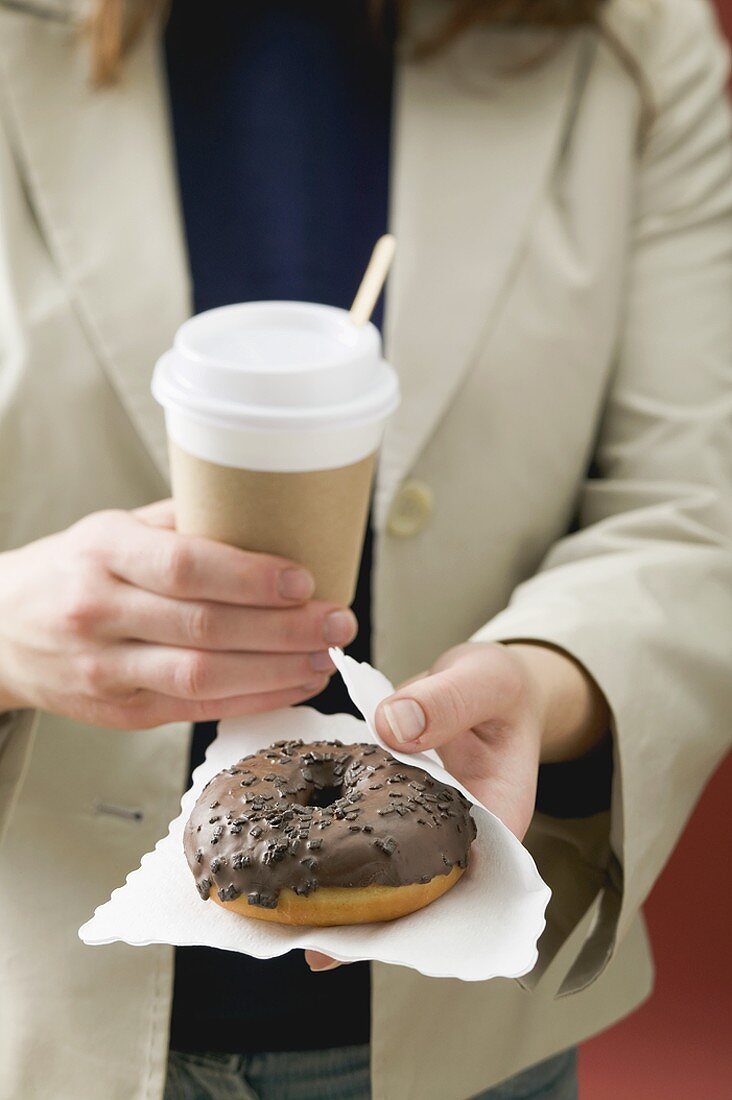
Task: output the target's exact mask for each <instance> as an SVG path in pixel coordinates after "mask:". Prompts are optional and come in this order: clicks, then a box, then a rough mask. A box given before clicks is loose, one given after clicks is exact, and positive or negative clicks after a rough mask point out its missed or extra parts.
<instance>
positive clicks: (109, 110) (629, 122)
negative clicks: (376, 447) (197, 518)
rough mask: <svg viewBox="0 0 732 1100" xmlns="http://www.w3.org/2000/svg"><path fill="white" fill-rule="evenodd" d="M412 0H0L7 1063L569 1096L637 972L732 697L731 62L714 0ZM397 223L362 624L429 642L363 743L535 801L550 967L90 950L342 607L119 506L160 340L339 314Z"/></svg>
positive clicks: (157, 494) (148, 1091)
mask: <svg viewBox="0 0 732 1100" xmlns="http://www.w3.org/2000/svg"><path fill="white" fill-rule="evenodd" d="M409 7H410V10H409V12H407V11H406V5H404V7H403V8H401V7H400V8H398V10H396V11H395V12H394V13H391V12H390V11H388V12H386V13H385V12H383V11H381V12H380V13H379V12H378V11H376V12H371V13H370V16H371V17H373V18H375V23H374V22H373V19H372V21H370V19H369V18H368V17H367V16H368V13H366V12H365V9H364V7H363V6H362V5H360V4H353V5H351V4H347V5H344V4H342V3H341V4H326V3H315V4H309V5H298V4H292V3H284V2H283V3H279V2H278V3H275V2H274V0H272V2H271V3H262V4H250V5H237V4H230V3H220V4H216V5H211V6H206V7H205V8H203V7H201V6H200V5H196V4H194V3H193V2H192V0H187V2H186V0H174V3H173V5H172V11H171V15H170V20H169V23H168V25H167V27H165V26H163V22H162V20H161V19H160V16H159V13H158V11H157V10H156V8H155V6H154V5H153V4H152V3H145V2H144V0H140V2H139V3H137V4H135V5H133V6H132V7H131V8H125V7H124V5H122V4H121V3H120V2H119V0H99V2H98V3H97V5H96V8H95V10H94V12H93V13H92V17H91V23H90V22H89V13H88V12H87V10H86V8H85V7H84V6H83V5H81V6H80V5H77V4H75V3H73V2H72V0H33V2H31V0H28V2H27V3H26V2H24V0H12V2H10V0H8V2H7V3H0V80H1V82H2V84H1V91H2V97H1V99H0V120H1V126H0V141H1V142H2V147H1V152H0V204H1V208H2V214H1V217H0V227H1V230H0V247H1V250H2V251H1V257H2V260H1V265H0V271H1V272H2V278H1V279H0V308H1V313H0V316H1V317H2V326H1V327H0V333H1V335H2V359H1V360H0V371H1V373H0V414H1V415H2V431H1V432H0V516H2V533H3V540H4V547H5V552H4V553H3V554H2V555H0V710H2V712H3V715H2V719H1V720H0V721H1V722H2V724H1V725H0V808H1V813H2V820H3V824H4V826H5V838H4V843H3V848H2V872H3V875H4V877H5V885H4V888H3V890H2V891H0V906H1V907H2V918H1V919H2V936H3V945H4V946H3V960H2V961H3V965H2V967H1V968H0V975H1V977H0V981H2V1008H3V1021H4V1023H3V1027H2V1029H0V1034H1V1035H2V1040H1V1041H2V1059H1V1060H0V1065H2V1070H0V1095H1V1096H2V1097H3V1098H10V1097H13V1098H18V1097H23V1100H34V1098H36V1097H37V1098H40V1097H44V1098H46V1097H48V1096H52V1097H54V1098H59V1100H61V1098H72V1097H73V1098H74V1100H77V1098H87V1097H88V1098H90V1100H91V1098H98V1097H104V1098H105V1100H117V1098H119V1100H128V1098H130V1097H146V1098H157V1097H162V1096H163V1094H165V1096H166V1097H167V1098H169V1100H178V1098H182V1097H185V1098H187V1097H224V1096H226V1097H244V1096H246V1097H252V1096H253V1095H254V1096H262V1097H273V1098H277V1100H282V1098H285V1097H298V1098H300V1100H310V1098H312V1097H339V1098H340V1097H348V1096H352V1097H358V1098H359V1100H361V1098H364V1097H366V1096H368V1095H373V1096H374V1097H377V1098H381V1100H395V1098H399V1100H402V1098H407V1097H410V1098H420V1100H425V1098H427V1100H429V1098H434V1100H465V1098H467V1097H470V1096H475V1095H477V1094H480V1095H481V1096H483V1095H485V1096H488V1097H492V1098H494V1100H495V1098H498V1097H504V1096H512V1097H529V1096H531V1097H536V1096H542V1097H545V1098H548V1100H566V1098H567V1097H571V1096H573V1095H575V1094H576V1080H575V1076H574V1063H573V1055H572V1048H573V1047H574V1046H575V1045H576V1043H577V1042H579V1041H580V1040H581V1039H583V1038H584V1037H585V1036H588V1035H591V1034H593V1033H595V1032H597V1031H598V1030H600V1029H601V1028H603V1027H605V1026H607V1025H608V1024H610V1023H612V1022H613V1021H614V1020H616V1019H618V1018H619V1017H620V1016H622V1015H623V1014H624V1013H627V1012H628V1011H630V1010H631V1009H632V1008H633V1007H634V1006H635V1005H637V1004H638V1003H639V1002H640V1001H641V1000H642V999H643V998H644V997H645V996H646V995H647V993H648V990H649V988H650V985H651V968H650V961H649V953H648V949H647V945H646V941H645V935H644V930H643V925H642V921H641V918H640V916H639V910H640V906H641V905H642V902H643V900H644V898H645V896H646V895H647V893H648V891H649V889H650V888H651V886H652V884H653V881H654V879H655V877H656V876H657V875H658V873H659V871H660V869H661V867H662V865H663V863H664V861H665V859H666V858H667V856H668V854H669V852H670V850H671V848H672V846H673V844H674V842H675V840H676V838H677V837H678V834H679V832H680V830H681V828H682V827H683V824H684V821H685V819H686V817H687V815H688V814H689V812H690V810H691V808H692V806H693V804H694V801H695V799H696V798H697V796H698V794H699V792H700V791H701V789H702V786H703V784H704V782H705V780H706V778H707V777H708V775H709V774H710V772H711V770H712V769H713V767H714V765H715V763H716V761H717V760H718V759H719V757H720V755H721V754H722V752H723V751H724V748H725V741H726V738H727V729H728V715H729V713H730V704H731V703H732V700H731V699H730V689H729V679H728V676H727V674H726V672H727V670H726V667H725V657H726V656H727V655H728V653H729V635H728V627H729V623H730V621H731V619H732V615H731V614H730V606H729V603H730V592H731V591H732V576H731V575H730V574H731V572H732V568H731V565H730V557H729V553H728V542H729V535H730V529H731V528H732V523H731V522H730V515H729V512H730V491H729V490H730V434H729V411H730V403H731V401H732V398H731V397H730V389H729V359H730V348H731V347H732V316H731V314H730V308H729V303H730V291H731V290H732V221H731V219H730V214H731V212H732V155H731V147H730V140H729V117H728V112H727V108H726V105H725V103H724V97H723V87H724V83H725V77H726V71H727V69H726V56H725V52H724V49H723V48H722V46H721V42H720V38H719V36H718V32H717V31H716V29H715V27H714V25H713V20H712V18H711V17H710V9H709V8H708V6H707V4H706V3H705V2H704V0H656V2H654V3H652V2H651V0H647V2H646V0H615V2H613V3H610V4H603V3H600V2H599V0H562V2H560V0H541V2H540V0H536V2H535V3H533V4H524V3H521V2H519V0H515V2H514V0H503V2H500V3H499V2H498V0H495V2H494V0H484V2H483V3H463V2H461V0H454V2H453V3H450V4H449V5H448V4H443V3H437V4H432V3H424V4H423V3H415V4H412V5H410V6H409ZM199 12H200V14H199ZM392 15H394V16H395V17H396V20H397V21H398V23H399V31H398V33H399V34H400V35H401V37H402V38H403V40H404V42H405V47H404V49H400V50H399V51H398V53H397V57H396V60H395V59H394V58H393V57H392V54H391V52H390V45H389V43H390V39H391V36H392V35H393V33H394V31H395V27H394V26H392V23H393V19H392ZM445 20H447V24H445ZM90 26H91V35H90V36H89V33H88V32H89V27H90ZM374 26H376V29H375V30H374ZM85 30H86V32H87V37H86V38H85V37H84V34H83V32H84V31H85ZM163 36H164V50H161V37H163ZM415 42H416V43H417V47H415V46H414V43H415ZM425 42H427V43H428V47H427V48H424V43H425ZM89 51H91V68H92V73H93V79H90V78H89V65H90V60H89V56H90V55H89ZM123 55H124V56H123ZM393 76H395V78H396V79H395V80H394V82H392V77H393ZM387 204H388V210H389V214H388V217H387ZM387 221H388V224H389V227H390V228H391V229H392V231H393V232H395V233H396V235H397V237H398V240H399V250H400V251H399V257H398V262H397V266H396V269H395V271H394V274H393V277H392V280H391V284H390V287H389V292H388V295H387V302H386V328H385V337H386V348H387V354H388V356H389V358H390V360H391V361H392V362H393V363H394V364H395V366H396V367H397V368H398V370H399V373H400V376H401V382H402V388H403V404H402V407H401V410H400V412H399V413H398V415H397V417H396V419H395V422H394V423H393V424H392V425H391V427H390V429H389V433H388V435H387V439H386V441H385V445H384V450H383V456H382V462H381V467H380V471H379V477H378V483H377V489H376V494H375V500H374V508H373V532H374V534H373V540H374V547H375V554H374V561H373V567H372V564H371V551H370V543H369V545H368V547H367V552H366V554H365V556H364V562H363V564H362V570H361V577H360V587H359V595H358V597H357V600H356V605H355V606H356V612H357V617H358V618H359V619H360V620H361V622H360V633H359V639H360V642H357V645H358V644H360V645H361V649H360V650H357V652H358V653H359V654H360V655H364V654H369V653H371V654H372V658H373V660H374V662H375V663H376V664H377V665H378V666H379V667H380V668H382V669H383V670H384V671H385V672H386V673H387V674H388V675H389V676H390V677H391V678H392V679H393V680H394V681H395V682H398V681H403V680H404V679H406V678H407V677H414V676H416V675H418V674H420V673H423V674H424V675H422V676H421V678H420V679H418V680H415V681H413V682H411V683H409V684H407V685H405V686H403V687H402V688H400V689H399V690H398V691H397V693H396V695H395V696H394V697H393V698H392V699H391V700H389V701H388V702H387V704H386V705H384V706H383V707H382V708H381V710H380V713H379V727H380V730H381V732H382V734H383V736H384V737H385V738H386V739H387V740H388V741H389V742H390V743H391V744H393V745H397V744H398V745H399V746H400V747H401V748H402V749H403V750H405V751H413V750H415V749H419V748H422V747H423V746H425V745H432V746H436V747H437V748H438V749H439V751H440V752H441V754H442V756H443V759H444V760H445V762H446V765H447V766H448V768H450V769H451V770H452V771H453V772H454V773H455V774H456V775H457V776H459V777H460V778H461V779H462V780H463V781H464V782H465V783H466V784H467V785H468V786H469V787H471V789H472V790H474V791H475V792H476V793H477V794H479V795H480V796H481V797H482V798H484V799H485V800H486V801H487V802H488V803H489V804H490V805H491V806H492V807H493V808H494V809H495V810H496V812H497V813H499V814H500V815H501V816H502V817H503V819H504V820H505V821H506V822H507V824H508V825H509V826H510V827H511V828H512V829H513V830H514V831H515V832H516V833H517V835H519V836H523V835H524V834H526V838H525V842H526V844H527V845H528V847H529V848H530V850H531V851H532V853H533V854H534V857H535V858H536V860H537V862H538V864H539V868H540V870H541V873H542V874H543V876H544V878H545V879H546V880H547V881H548V882H549V884H550V885H551V886H552V889H553V898H552V902H551V906H550V910H549V913H548V925H547V930H546V932H545V933H544V935H543V936H542V939H541V943H540V958H539V962H538V964H537V966H536V968H535V969H534V971H533V972H532V973H531V974H530V975H529V976H528V977H527V978H526V979H524V981H523V982H522V985H523V986H524V988H521V987H519V985H518V984H517V983H513V982H508V981H494V982H488V983H479V984H463V983H460V982H453V981H437V980H433V979H427V978H424V977H422V976H421V975H419V974H417V973H415V972H412V971H408V970H405V969H402V968H396V967H388V966H384V965H376V964H375V965H374V966H373V967H372V968H369V967H368V966H367V965H366V964H357V965H354V966H351V967H341V968H336V969H333V970H332V972H329V973H326V974H318V973H316V972H314V971H316V970H318V969H323V968H326V967H330V965H331V962H330V960H328V959H325V958H323V957H322V956H316V955H313V956H312V957H311V958H310V960H309V961H310V964H311V966H312V967H313V972H311V971H310V970H308V968H307V966H306V965H305V962H304V960H303V958H302V956H301V955H294V954H293V955H292V956H286V957H285V958H284V959H281V960H272V961H270V962H268V963H259V964H257V963H255V961H254V960H248V959H245V958H243V957H239V956H237V957H232V956H229V955H226V954H223V953H216V952H207V951H203V950H199V949H187V950H181V951H178V952H177V953H174V952H173V950H172V949H170V948H167V947H164V946H155V947H147V948H145V949H144V950H140V949H134V948H130V947H127V946H125V945H121V944H117V945H114V946H111V947H105V948H104V949H103V950H100V951H94V950H91V949H89V948H86V947H83V946H82V945H81V944H80V943H79V942H78V940H77V938H76V929H77V928H78V926H79V925H80V924H81V923H82V922H83V921H84V920H85V919H87V918H88V916H89V914H90V913H91V911H92V909H93V907H94V906H95V905H96V904H98V903H100V902H101V901H103V900H104V899H105V898H106V897H107V896H108V894H109V892H110V891H111V890H112V889H114V888H115V887H116V886H118V885H119V884H120V883H121V882H122V881H123V879H124V876H125V874H126V873H127V872H128V871H129V870H130V869H131V868H133V867H135V866H136V865H137V862H138V860H139V857H140V856H141V854H142V853H143V852H145V851H146V850H148V849H149V848H150V847H151V846H152V845H153V844H154V842H155V841H156V840H157V839H158V838H159V837H160V836H161V835H163V833H164V832H165V829H166V826H167V823H168V821H169V820H170V819H171V818H172V817H173V816H174V815H175V813H176V811H177V807H178V802H179V798H180V794H181V792H182V790H183V789H184V788H185V786H186V783H187V777H188V774H189V768H190V766H191V764H192V763H195V761H196V759H197V758H198V755H199V754H200V753H201V752H202V751H203V747H204V746H205V743H206V741H207V739H209V738H210V736H211V726H210V724H209V725H206V724H205V723H210V722H211V721H213V720H215V719H217V718H220V717H223V716H226V715H228V714H239V713H246V712H250V713H254V712H257V711H261V710H264V709H269V708H273V707H279V706H285V705H289V704H290V703H296V702H300V701H303V700H305V699H311V700H312V699H315V700H316V702H317V698H316V697H317V696H318V695H319V693H320V692H321V690H322V688H323V687H324V685H325V683H326V681H327V679H328V677H329V675H330V672H331V671H332V670H331V668H330V665H329V663H328V660H327V655H326V653H325V651H326V649H327V646H328V644H331V643H337V644H347V643H349V642H350V641H351V640H352V639H353V637H354V634H355V633H356V630H357V623H356V617H354V615H353V612H351V611H349V610H348V609H345V608H339V607H336V606H333V605H326V604H323V603H322V602H319V601H315V600H313V599H312V598H311V594H312V582H311V579H310V578H309V576H308V575H307V573H306V572H305V571H304V570H302V569H301V568H300V567H299V565H298V563H295V562H285V561H281V560H279V559H273V558H269V557H267V556H264V555H253V554H247V553H245V552H243V551H239V550H235V549H232V548H227V547H223V546H219V545H216V544H214V543H211V542H207V541H206V540H194V539H190V538H185V537H183V536H181V535H178V534H177V533H176V532H175V530H174V516H173V514H172V510H171V507H170V505H169V504H166V503H157V504H156V503H149V502H156V501H161V500H163V498H165V497H166V496H167V495H168V488H167V482H166V477H167V475H166V462H165V454H164V450H165V448H164V436H163V430H162V427H161V423H160V420H159V417H158V412H157V409H156V407H155V405H154V403H153V402H152V399H151V397H150V394H149V381H150V373H151V368H152V365H153V363H154V361H155V359H156V358H157V356H158V355H159V354H160V353H161V352H162V351H163V350H164V349H165V348H166V347H168V346H169V343H170V340H171V337H172V334H173V332H174V331H175V329H176V327H177V325H178V324H179V323H180V322H181V321H182V320H183V319H184V318H185V317H186V316H187V315H188V314H189V313H190V312H191V310H193V309H202V308H207V307H209V306H214V305H219V304H221V303H223V302H225V301H236V300H242V299H247V298H265V297H278V296H279V297H293V298H298V297H300V298H306V299H312V300H321V301H328V302H333V303H334V304H339V305H347V304H348V302H349V300H350V296H351V294H352V292H353V289H354V287H355V283H356V281H357V278H358V275H359V273H360V270H361V268H362V266H363V264H364V262H365V259H366V256H367V254H368V249H369V247H370V245H371V243H372V241H373V239H374V238H375V237H376V236H377V235H378V234H379V233H380V232H382V231H383V229H384V228H385V227H386V224H387ZM588 469H589V474H588V472H587V471H588ZM144 505H147V506H144ZM370 586H371V588H372V592H371V595H369V592H370ZM371 605H373V622H371V618H370V612H371ZM425 670H429V671H428V672H426V673H425ZM329 691H330V692H331V694H330V695H328V694H327V693H326V695H325V696H324V697H323V699H322V700H320V703H319V704H318V705H321V706H323V707H335V706H339V705H340V703H339V700H338V699H337V698H336V696H335V694H334V693H335V692H336V688H335V685H331V687H330V688H329ZM196 722H197V723H199V725H198V726H197V727H196V735H195V737H194V741H193V750H192V755H191V752H190V751H189V745H190V740H189V737H188V736H187V734H188V732H189V731H190V727H191V724H192V723H196ZM611 756H612V760H611V759H610V758H611ZM540 764H541V765H542V766H541V771H540ZM611 771H612V797H611V798H610V797H609V796H608V792H607V788H608V783H609V777H610V772H611ZM539 776H540V777H541V778H540V792H539V805H538V809H537V811H536V812H534V803H535V796H536V789H537V778H538V777H539ZM532 815H533V816H532ZM527 829H528V831H527ZM174 969H175V981H174ZM370 998H371V1004H372V1011H371V1012H370V1011H369V999H370Z"/></svg>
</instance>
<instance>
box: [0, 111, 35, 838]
mask: <svg viewBox="0 0 732 1100" xmlns="http://www.w3.org/2000/svg"><path fill="white" fill-rule="evenodd" d="M2 107H3V104H2V103H0V553H2V551H5V550H8V549H11V548H12V547H13V546H14V545H15V540H14V537H13V531H12V527H13V524H12V516H11V510H12V493H11V492H10V491H9V486H11V485H14V484H15V481H16V478H15V475H16V466H17V454H16V453H15V452H14V450H13V444H12V440H13V439H14V438H15V433H16V431H17V430H18V420H19V413H18V403H17V394H18V390H19V388H20V379H21V375H22V371H23V352H22V349H23V346H24V340H23V333H22V326H21V324H20V321H19V310H18V301H17V285H16V284H17V281H18V277H19V272H18V271H17V270H13V269H12V265H11V262H10V249H9V247H8V241H9V238H10V236H11V235H12V234H13V233H19V232H20V227H21V226H24V225H25V224H27V222H28V220H29V215H28V211H27V209H26V206H25V199H24V195H23V186H22V181H21V179H20V177H19V174H18V171H17V166H16V163H15V158H14V156H13V150H12V147H11V143H10V140H9V136H8V133H7V129H6V126H5V120H4V115H3V110H2ZM22 275H23V276H24V275H25V272H23V273H22ZM20 430H22V428H21V429H20ZM27 491H28V492H31V487H30V486H27ZM36 718H37V715H36V713H35V712H34V711H31V710H13V711H7V712H1V713H0V842H2V839H3V836H4V833H5V829H6V827H7V824H8V822H9V820H10V816H11V813H12V809H13V806H14V804H15V800H16V798H17V795H18V793H19V791H20V787H21V785H22V782H23V778H24V776H25V772H26V769H27V766H28V762H29V760H30V755H31V751H32V745H33V738H34V731H35V727H36Z"/></svg>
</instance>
